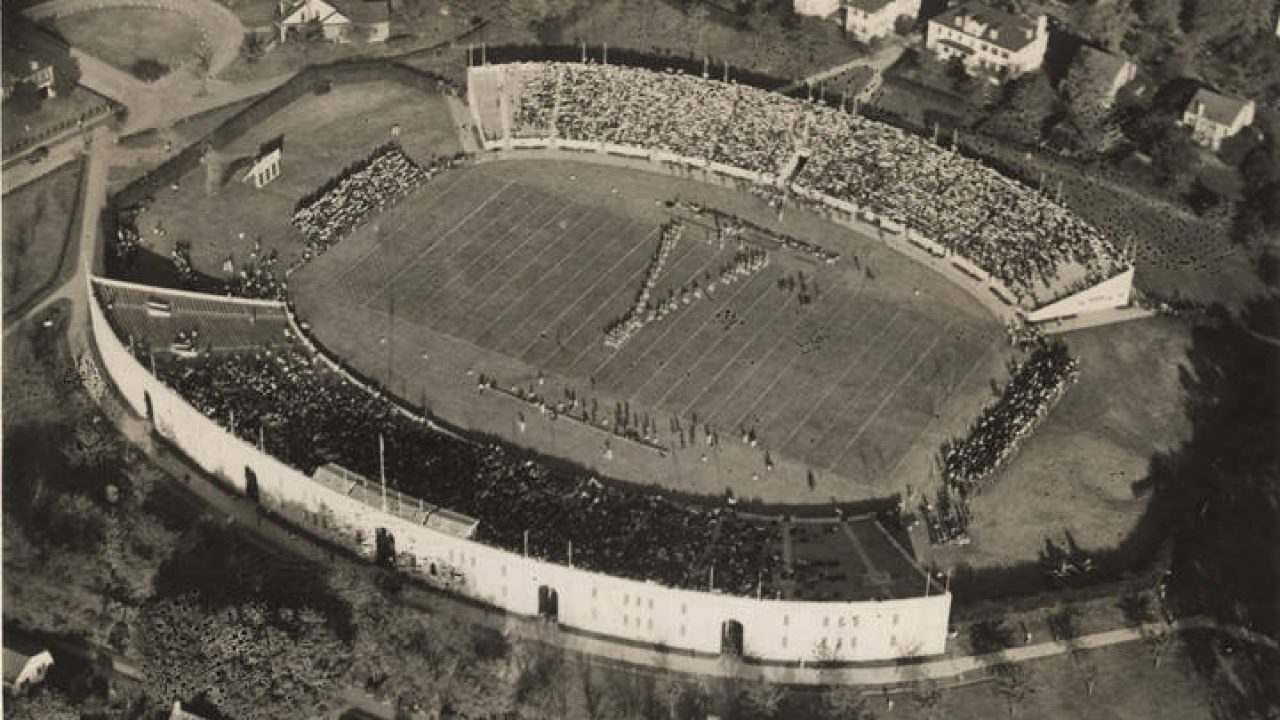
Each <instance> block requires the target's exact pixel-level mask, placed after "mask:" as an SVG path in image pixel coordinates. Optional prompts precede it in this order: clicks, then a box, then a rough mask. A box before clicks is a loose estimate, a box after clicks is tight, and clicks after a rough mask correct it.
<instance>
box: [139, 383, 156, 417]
mask: <svg viewBox="0 0 1280 720" xmlns="http://www.w3.org/2000/svg"><path fill="white" fill-rule="evenodd" d="M142 402H143V404H145V405H146V406H147V422H155V421H156V411H155V408H153V407H151V393H149V392H147V391H146V390H143V391H142Z"/></svg>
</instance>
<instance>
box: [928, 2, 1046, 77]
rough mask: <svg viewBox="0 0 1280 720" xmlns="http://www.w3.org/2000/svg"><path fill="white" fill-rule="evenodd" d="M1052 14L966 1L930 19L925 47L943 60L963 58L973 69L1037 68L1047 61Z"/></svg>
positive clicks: (1017, 70)
mask: <svg viewBox="0 0 1280 720" xmlns="http://www.w3.org/2000/svg"><path fill="white" fill-rule="evenodd" d="M1048 44H1049V27H1048V18H1047V17H1046V16H1045V15H1043V14H1041V15H1040V16H1038V17H1036V18H1035V19H1030V18H1025V17H1021V16H1018V15H1014V14H1012V13H1007V12H1005V11H1003V10H997V9H995V8H992V7H988V6H986V5H983V4H981V3H977V2H966V3H962V4H960V5H956V6H955V7H953V8H951V9H949V10H947V11H945V12H943V13H942V14H940V15H938V16H937V17H935V18H932V19H931V20H929V28H928V32H927V33H926V34H925V47H926V48H927V49H928V50H930V51H932V52H933V53H934V55H936V56H938V58H939V59H940V60H943V61H944V62H945V61H949V60H951V59H953V58H959V59H960V60H961V61H962V62H963V63H964V65H965V67H966V68H968V69H969V70H970V71H987V72H990V73H995V74H999V73H1004V74H1006V75H1008V76H1010V77H1012V76H1016V75H1022V74H1023V73H1029V72H1033V71H1035V70H1037V69H1039V68H1040V66H1041V65H1042V64H1043V63H1044V53H1045V49H1046V48H1047V47H1048Z"/></svg>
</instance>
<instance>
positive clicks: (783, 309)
mask: <svg viewBox="0 0 1280 720" xmlns="http://www.w3.org/2000/svg"><path fill="white" fill-rule="evenodd" d="M796 297H797V296H796V295H795V294H788V295H787V299H786V300H784V301H782V304H781V305H779V306H778V312H777V313H774V315H773V316H772V317H770V318H769V319H768V321H766V322H764V323H762V324H761V325H760V329H759V330H756V332H755V334H754V335H752V336H751V339H750V340H748V341H747V342H746V343H744V344H743V346H742V347H740V348H738V352H736V353H734V354H733V357H732V358H730V359H729V362H727V363H725V364H724V365H721V366H720V370H719V372H717V373H716V374H715V375H714V376H713V377H712V378H711V382H709V383H707V386H706V387H705V388H703V390H702V392H700V393H698V394H697V395H696V396H694V398H693V399H692V400H690V401H689V403H688V404H687V405H685V406H684V407H683V408H682V409H681V410H680V412H679V413H678V414H679V416H680V417H684V416H685V415H688V414H689V410H691V409H692V408H693V406H694V405H697V404H698V401H699V400H701V399H702V396H703V395H706V394H707V393H709V392H711V388H713V387H715V384H716V383H717V382H719V381H720V377H721V376H722V375H724V373H725V371H726V370H728V369H729V368H731V367H733V366H734V365H736V364H737V363H738V358H739V357H741V356H742V353H743V352H745V351H746V349H747V348H749V347H752V346H754V345H755V342H756V339H757V338H759V337H760V335H761V334H763V333H764V331H765V330H768V329H769V328H771V327H773V321H774V320H777V319H778V318H779V317H780V316H781V315H783V314H784V313H785V312H786V310H787V308H788V307H789V306H790V305H791V301H793V300H795V299H796Z"/></svg>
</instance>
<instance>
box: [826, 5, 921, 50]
mask: <svg viewBox="0 0 1280 720" xmlns="http://www.w3.org/2000/svg"><path fill="white" fill-rule="evenodd" d="M919 14H920V0H846V2H845V16H844V29H845V32H847V33H849V34H850V35H852V36H853V37H854V38H855V39H857V40H858V41H860V42H871V41H872V40H875V39H876V38H881V37H886V36H888V35H889V34H891V33H892V32H893V26H894V23H895V22H896V21H897V20H898V18H900V17H903V16H906V17H909V18H911V19H912V20H913V21H914V20H915V18H916V16H917V15H919Z"/></svg>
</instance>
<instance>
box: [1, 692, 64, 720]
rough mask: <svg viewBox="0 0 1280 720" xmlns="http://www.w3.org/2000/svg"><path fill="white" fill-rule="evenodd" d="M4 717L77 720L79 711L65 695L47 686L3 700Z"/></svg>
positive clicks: (11, 718) (15, 719) (12, 719)
mask: <svg viewBox="0 0 1280 720" xmlns="http://www.w3.org/2000/svg"><path fill="white" fill-rule="evenodd" d="M4 711H5V712H4V715H5V717H6V718H9V719H10V720H28V719H29V720H78V718H79V717H80V711H79V710H77V709H76V707H75V706H74V705H72V704H71V701H70V700H68V699H67V697H66V696H65V695H63V694H62V693H61V692H58V691H57V690H55V689H53V688H52V687H49V686H48V685H46V686H44V687H40V688H38V689H36V690H35V691H34V692H32V693H29V694H27V695H14V696H8V697H6V698H5V702H4Z"/></svg>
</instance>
